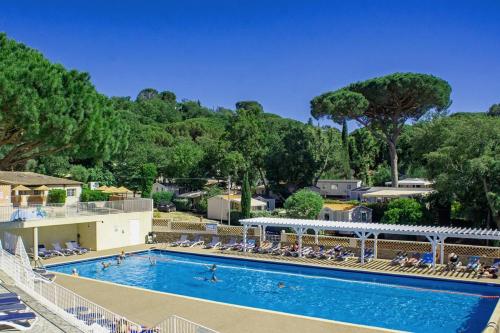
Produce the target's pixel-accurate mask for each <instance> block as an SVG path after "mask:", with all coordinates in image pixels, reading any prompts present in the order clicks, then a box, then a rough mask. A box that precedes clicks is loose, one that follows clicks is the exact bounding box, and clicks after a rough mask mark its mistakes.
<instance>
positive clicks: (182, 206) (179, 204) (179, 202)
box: [172, 198, 191, 211]
mask: <svg viewBox="0 0 500 333" xmlns="http://www.w3.org/2000/svg"><path fill="white" fill-rule="evenodd" d="M172 202H173V203H174V205H175V209H176V210H180V211H186V210H190V209H191V205H190V203H189V200H188V199H185V198H176V199H174V200H172Z"/></svg>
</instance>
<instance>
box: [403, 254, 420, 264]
mask: <svg viewBox="0 0 500 333" xmlns="http://www.w3.org/2000/svg"><path fill="white" fill-rule="evenodd" d="M421 257H422V256H421V255H420V253H418V252H415V253H413V254H412V255H411V257H409V258H408V257H406V259H403V260H401V263H400V266H401V267H416V266H418V265H419V263H420V260H421Z"/></svg>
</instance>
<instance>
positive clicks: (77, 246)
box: [68, 241, 90, 253]
mask: <svg viewBox="0 0 500 333" xmlns="http://www.w3.org/2000/svg"><path fill="white" fill-rule="evenodd" d="M70 244H71V247H68V249H70V250H74V251H83V253H87V252H89V251H90V249H89V248H88V247H83V246H81V245H80V244H79V243H78V242H77V241H70Z"/></svg>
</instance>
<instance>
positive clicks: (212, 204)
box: [207, 194, 267, 221]
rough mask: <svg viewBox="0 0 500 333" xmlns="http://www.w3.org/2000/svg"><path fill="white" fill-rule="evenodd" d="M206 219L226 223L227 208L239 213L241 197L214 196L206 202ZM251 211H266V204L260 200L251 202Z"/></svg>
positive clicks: (231, 195)
mask: <svg viewBox="0 0 500 333" xmlns="http://www.w3.org/2000/svg"><path fill="white" fill-rule="evenodd" d="M207 205H208V207H207V217H208V218H209V219H212V220H219V221H220V220H223V221H227V219H228V215H229V207H231V210H237V211H241V195H239V194H230V195H227V194H225V195H216V196H213V197H211V198H208V200H207ZM250 209H251V210H266V209H267V203H265V202H262V201H260V200H256V199H252V200H251V208H250Z"/></svg>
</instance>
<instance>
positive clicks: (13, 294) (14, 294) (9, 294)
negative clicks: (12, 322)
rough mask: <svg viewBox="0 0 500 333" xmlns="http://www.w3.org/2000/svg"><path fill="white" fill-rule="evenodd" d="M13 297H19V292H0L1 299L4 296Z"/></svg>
mask: <svg viewBox="0 0 500 333" xmlns="http://www.w3.org/2000/svg"><path fill="white" fill-rule="evenodd" d="M11 297H17V294H16V293H3V294H0V299H2V298H11Z"/></svg>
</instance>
